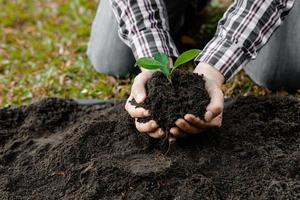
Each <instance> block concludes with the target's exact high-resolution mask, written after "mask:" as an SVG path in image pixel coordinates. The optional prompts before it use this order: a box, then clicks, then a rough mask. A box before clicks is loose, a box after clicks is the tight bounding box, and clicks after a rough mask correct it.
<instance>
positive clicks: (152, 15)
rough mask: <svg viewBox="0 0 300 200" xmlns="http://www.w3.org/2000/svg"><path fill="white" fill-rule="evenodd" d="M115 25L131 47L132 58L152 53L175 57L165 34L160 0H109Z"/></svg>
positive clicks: (172, 47)
mask: <svg viewBox="0 0 300 200" xmlns="http://www.w3.org/2000/svg"><path fill="white" fill-rule="evenodd" d="M110 2H111V6H112V9H113V12H114V14H115V16H116V19H117V21H118V24H119V35H120V38H121V39H122V40H123V41H124V42H125V43H126V44H127V45H128V46H129V47H130V48H131V49H132V51H133V53H134V55H135V58H136V59H138V58H141V57H153V56H154V54H155V53H157V52H161V53H165V54H167V55H168V56H170V57H176V56H178V52H177V49H176V46H175V44H174V42H173V40H172V38H171V36H170V34H169V24H168V18H167V14H166V11H165V5H164V2H163V0H141V1H137V0H110Z"/></svg>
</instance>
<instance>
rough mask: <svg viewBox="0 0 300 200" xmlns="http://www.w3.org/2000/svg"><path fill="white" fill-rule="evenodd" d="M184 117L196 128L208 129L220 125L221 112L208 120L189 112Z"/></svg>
mask: <svg viewBox="0 0 300 200" xmlns="http://www.w3.org/2000/svg"><path fill="white" fill-rule="evenodd" d="M184 119H185V120H186V121H188V122H189V123H190V124H191V125H193V126H195V127H197V128H198V129H202V130H204V129H210V128H219V127H221V125H222V113H221V114H220V115H218V116H217V117H215V118H214V119H213V120H211V121H210V122H206V121H204V120H202V119H200V118H199V117H195V116H194V115H191V114H186V115H185V116H184Z"/></svg>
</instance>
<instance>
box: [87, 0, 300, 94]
mask: <svg viewBox="0 0 300 200" xmlns="http://www.w3.org/2000/svg"><path fill="white" fill-rule="evenodd" d="M165 4H166V6H167V12H168V16H169V23H170V28H171V31H170V32H171V35H172V37H176V33H177V32H179V30H180V28H181V27H183V25H184V15H183V12H184V8H185V6H186V5H187V1H186V0H166V3H165ZM299 19H300V1H296V2H295V5H294V7H293V9H292V10H291V12H290V14H289V15H288V16H287V17H286V19H285V21H284V23H283V25H282V26H281V27H279V28H278V29H277V30H276V32H275V33H274V34H273V36H272V37H271V39H270V41H269V42H268V43H267V44H266V45H265V46H264V47H263V48H262V49H261V50H260V52H259V53H258V56H257V58H256V59H255V60H252V61H250V62H249V63H248V64H247V65H246V66H245V67H244V69H245V71H246V73H247V74H248V75H249V76H250V77H251V78H252V80H254V81H255V82H256V83H257V84H259V85H262V86H265V87H267V88H269V89H280V88H286V89H289V90H295V89H299V88H300V20H299ZM87 54H88V56H89V58H90V60H91V62H92V65H93V66H94V68H95V69H96V70H97V71H99V72H102V73H105V74H108V75H114V76H124V75H126V74H128V73H133V72H135V71H136V70H137V68H134V67H133V65H134V62H135V59H134V56H133V53H132V51H131V49H130V48H129V47H128V46H126V45H125V44H124V43H123V42H122V41H121V39H120V38H119V36H118V24H117V21H116V19H115V16H114V14H113V12H112V9H111V7H110V4H109V1H108V0H103V1H101V3H100V5H99V8H98V10H97V15H96V18H95V20H94V21H93V25H92V33H91V37H90V41H89V45H88V51H87Z"/></svg>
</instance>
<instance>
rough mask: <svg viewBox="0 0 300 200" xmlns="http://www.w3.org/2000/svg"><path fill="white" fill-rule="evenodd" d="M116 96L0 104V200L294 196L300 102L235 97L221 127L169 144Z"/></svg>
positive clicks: (298, 190)
mask: <svg viewBox="0 0 300 200" xmlns="http://www.w3.org/2000/svg"><path fill="white" fill-rule="evenodd" d="M158 144H159V142H158V141H157V140H154V139H151V138H149V137H148V136H146V135H142V134H139V133H138V132H137V131H136V130H135V127H134V122H133V120H132V119H131V118H130V117H129V116H128V114H127V113H126V112H125V110H124V102H116V103H111V104H106V105H89V106H83V105H79V104H77V103H76V102H74V101H69V100H61V99H55V98H48V99H44V100H42V101H40V102H37V103H35V104H32V105H29V106H22V107H19V108H6V109H1V110H0V199H1V200H2V199H3V200H4V199H5V200H7V199H18V200H23V199H24V200H25V199H63V200H64V199H65V200H69V199H92V200H93V199H95V200H96V199H105V200H118V199H130V200H135V199H136V200H142V199H145V200H156V199H157V200H161V199H166V200H168V199H170V200H171V199H172V200H174V199H176V200H181V199H182V200H186V199H210V200H214V199H226V200H236V199H299V198H300V103H299V101H298V100H296V99H292V98H286V97H260V98H258V97H240V98H237V99H234V100H231V101H229V102H228V103H227V106H226V108H225V112H224V122H223V126H222V128H220V129H216V130H211V131H209V132H207V133H205V134H202V135H199V136H197V137H188V138H186V139H183V140H178V141H177V142H176V143H175V144H172V146H171V149H170V151H169V153H168V154H164V152H163V151H162V150H161V147H160V145H158Z"/></svg>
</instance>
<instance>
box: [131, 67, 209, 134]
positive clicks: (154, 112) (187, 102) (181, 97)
mask: <svg viewBox="0 0 300 200" xmlns="http://www.w3.org/2000/svg"><path fill="white" fill-rule="evenodd" d="M171 80H172V82H170V81H168V79H167V78H166V77H165V76H164V75H163V74H162V73H161V72H157V73H155V74H154V75H153V77H152V78H151V79H150V80H149V81H148V82H147V85H146V90H147V98H146V99H145V101H144V103H142V104H136V103H135V104H136V105H137V106H141V107H143V108H145V109H147V110H149V111H150V114H151V116H150V117H148V118H147V119H141V120H139V122H146V121H149V120H150V119H153V120H154V121H156V122H157V123H158V125H159V127H160V128H162V130H164V131H167V132H168V131H169V130H170V129H171V128H172V127H175V126H176V125H175V122H176V120H177V119H180V118H183V117H184V115H186V114H193V115H195V116H197V117H200V118H203V117H204V114H205V112H206V107H207V105H208V103H209V100H210V98H209V96H208V93H207V91H206V89H205V81H204V79H203V77H202V76H200V75H198V74H195V73H191V72H188V71H183V70H175V71H174V72H173V73H172V77H171Z"/></svg>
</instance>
